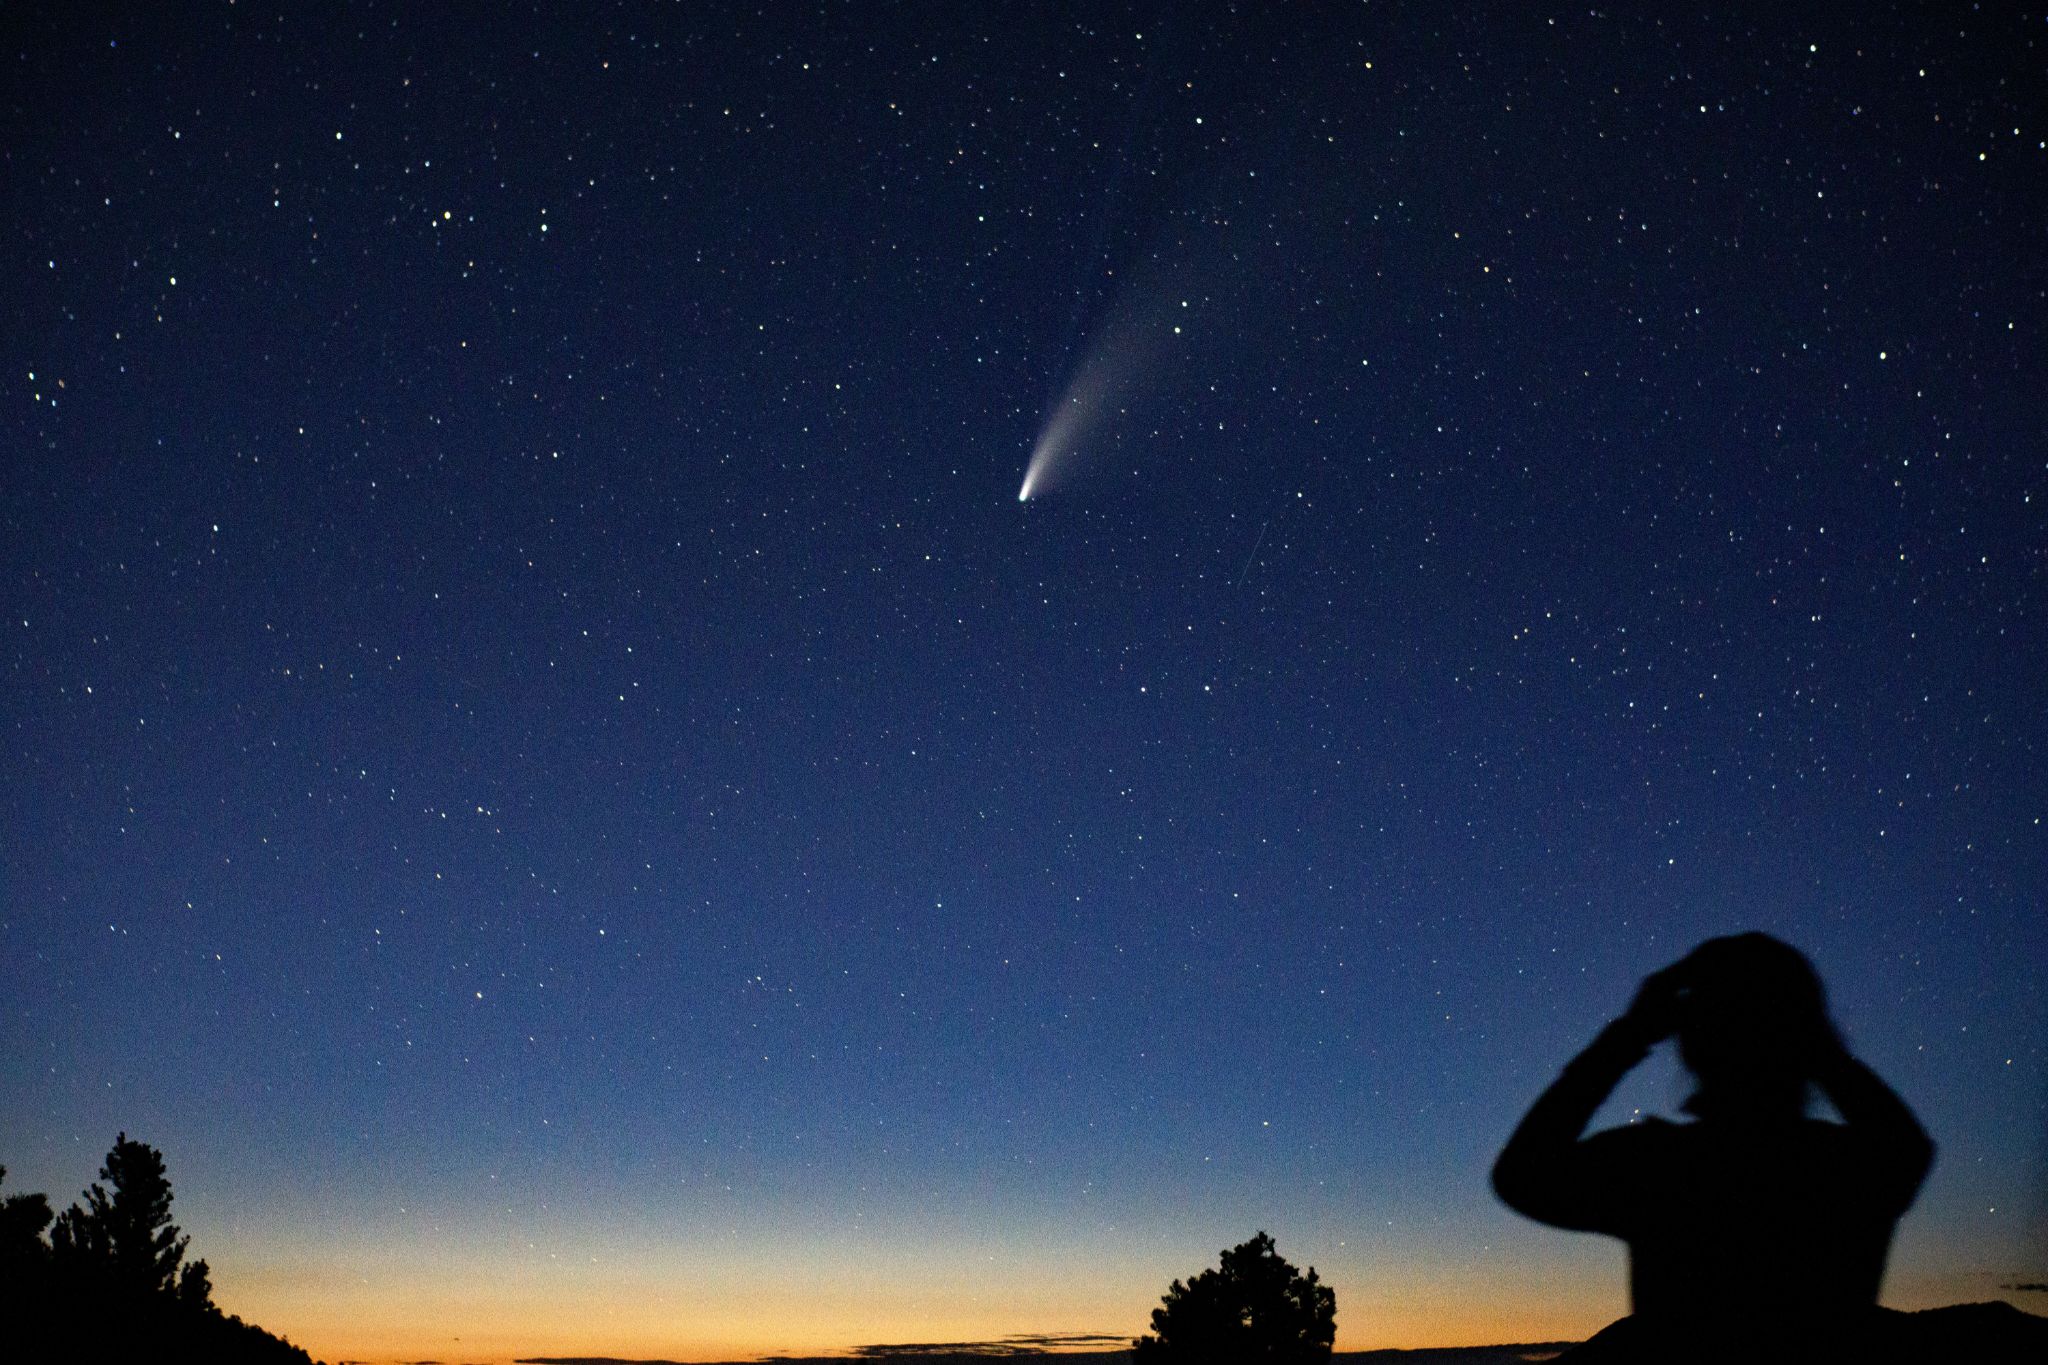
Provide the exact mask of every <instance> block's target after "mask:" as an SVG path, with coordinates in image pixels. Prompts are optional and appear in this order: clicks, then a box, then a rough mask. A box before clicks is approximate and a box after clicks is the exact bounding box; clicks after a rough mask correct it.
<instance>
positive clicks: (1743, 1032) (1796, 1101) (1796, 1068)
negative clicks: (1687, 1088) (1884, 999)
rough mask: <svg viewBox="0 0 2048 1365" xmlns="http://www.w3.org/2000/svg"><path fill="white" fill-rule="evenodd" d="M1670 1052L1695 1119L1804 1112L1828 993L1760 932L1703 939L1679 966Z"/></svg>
mask: <svg viewBox="0 0 2048 1365" xmlns="http://www.w3.org/2000/svg"><path fill="white" fill-rule="evenodd" d="M1680 967H1681V968H1682V971H1683V986H1682V988H1681V990H1682V994H1681V995H1680V998H1679V1003H1678V1021H1677V1023H1678V1055H1679V1057H1680V1058H1681V1059H1682V1060H1683V1061H1684V1062H1685V1065H1686V1068H1687V1069H1688V1070H1690V1071H1691V1072H1692V1074H1693V1076H1694V1078H1695V1079H1697V1080H1698V1082H1699V1088H1698V1089H1697V1090H1695V1091H1694V1092H1693V1095H1692V1098H1691V1099H1689V1100H1687V1101H1686V1103H1685V1107H1686V1109H1687V1110H1689V1111H1690V1112H1692V1113H1694V1114H1698V1115H1700V1116H1702V1117H1714V1116H1723V1115H1733V1114H1738V1113H1739V1114H1743V1115H1747V1116H1773V1117H1793V1116H1797V1115H1799V1114H1802V1113H1804V1112H1805V1109H1806V1097H1807V1082H1808V1080H1809V1079H1810V1067H1811V1062H1812V1058H1813V1056H1814V1047H1815V1044H1816V1042H1818V1041H1819V1040H1820V1039H1821V1038H1823V1037H1825V1036H1826V1034H1827V1033H1828V1031H1829V1030H1830V1029H1831V1028H1832V1025H1830V1024H1829V1022H1828V1007H1827V992H1826V991H1825V990H1824V989H1823V988H1822V986H1821V983H1820V976H1819V975H1818V974H1817V973H1816V972H1815V971H1814V970H1813V964H1812V963H1811V962H1808V961H1807V960H1806V955H1805V954H1803V953H1801V952H1800V951H1799V950H1798V949H1797V948H1794V947H1792V946H1791V945H1790V944H1788V943H1781V942H1779V941H1778V940H1777V939H1774V938H1772V937H1771V936H1770V935H1768V934H1759V933H1748V934H1736V935H1733V936H1732V937H1729V938H1716V939H1709V940H1707V941H1706V942H1705V943H1702V944H1701V945H1700V946H1699V947H1697V948H1695V949H1693V951H1692V952H1691V953H1690V954H1688V955H1687V956H1686V958H1685V960H1684V962H1682V963H1681V964H1680Z"/></svg>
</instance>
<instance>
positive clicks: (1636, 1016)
mask: <svg viewBox="0 0 2048 1365" xmlns="http://www.w3.org/2000/svg"><path fill="white" fill-rule="evenodd" d="M1685 991H1686V972H1685V963H1684V962H1682V961H1681V962H1675V963H1673V964H1672V965H1671V966H1669V967H1666V968H1665V969H1664V970H1663V971H1661V972H1652V973H1650V975H1649V976H1647V977H1645V978H1644V979H1643V984H1642V985H1641V986H1640V987H1638V988H1637V990H1636V998H1635V999H1634V1000H1633V1001H1631V1002H1630V1004H1629V1007H1628V1012H1627V1013H1626V1014H1624V1015H1622V1016H1621V1019H1620V1020H1619V1023H1620V1024H1621V1025H1622V1027H1623V1028H1624V1029H1625V1030H1626V1031H1627V1033H1628V1036H1629V1037H1630V1038H1631V1039H1632V1040H1633V1041H1635V1042H1636V1043H1637V1044H1638V1045H1640V1046H1641V1047H1643V1048H1646V1049H1647V1048H1651V1047H1655V1046H1656V1045H1657V1044H1658V1043H1661V1042H1663V1041H1664V1040H1665V1039H1666V1038H1669V1037H1670V1036H1671V1035H1672V1034H1674V1033H1676V1032H1677V1031H1678V1010H1679V1000H1680V998H1681V997H1682V996H1683V995H1684V993H1685Z"/></svg>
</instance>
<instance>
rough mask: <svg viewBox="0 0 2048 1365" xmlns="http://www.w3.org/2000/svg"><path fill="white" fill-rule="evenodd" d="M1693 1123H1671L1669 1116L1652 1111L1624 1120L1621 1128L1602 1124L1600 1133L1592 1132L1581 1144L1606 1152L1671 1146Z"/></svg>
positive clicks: (1634, 1150)
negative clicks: (1606, 1126)
mask: <svg viewBox="0 0 2048 1365" xmlns="http://www.w3.org/2000/svg"><path fill="white" fill-rule="evenodd" d="M1692 1126H1693V1125H1691V1124H1689V1123H1672V1122H1670V1121H1669V1120H1668V1119H1661V1118H1657V1117H1656V1116H1654V1115H1652V1116H1651V1117H1649V1118H1644V1119H1638V1120H1637V1121H1635V1122H1633V1123H1624V1124H1622V1125H1621V1126H1620V1127H1619V1128H1603V1129H1601V1130H1600V1131H1599V1132H1597V1133H1592V1134H1589V1135H1588V1136H1587V1137H1586V1138H1584V1139H1583V1140H1582V1141H1581V1143H1580V1146H1582V1147H1591V1148H1593V1149H1594V1150H1596V1151H1603V1152H1617V1153H1619V1152H1639V1151H1649V1150H1652V1149H1657V1148H1663V1147H1668V1146H1669V1145H1671V1144H1672V1143H1674V1142H1683V1141H1684V1140H1685V1136H1684V1135H1685V1133H1686V1132H1687V1131H1688V1130H1689V1129H1690V1128H1691V1127H1692Z"/></svg>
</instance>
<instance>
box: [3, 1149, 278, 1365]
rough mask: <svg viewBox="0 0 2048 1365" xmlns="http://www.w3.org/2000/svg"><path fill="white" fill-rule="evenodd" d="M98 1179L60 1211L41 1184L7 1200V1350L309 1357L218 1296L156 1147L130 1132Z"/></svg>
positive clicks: (53, 1356) (274, 1361)
mask: <svg viewBox="0 0 2048 1365" xmlns="http://www.w3.org/2000/svg"><path fill="white" fill-rule="evenodd" d="M6 1173H7V1168H6V1167H4V1166H0V1178H4V1177H5V1176H6ZM100 1179H101V1180H102V1181H105V1182H107V1183H106V1184H104V1185H102V1184H98V1183H95V1184H94V1185H92V1186H91V1187H89V1188H88V1189H87V1190H86V1191H85V1202H84V1204H82V1205H81V1204H73V1205H72V1206H71V1207H70V1208H68V1209H66V1210H65V1211H64V1212H63V1213H61V1214H58V1215H56V1216H55V1217H54V1218H53V1217H52V1215H51V1211H50V1202H49V1200H48V1199H47V1198H46V1197H45V1196H43V1195H40V1194H17V1195H11V1196H8V1197H7V1198H6V1199H5V1200H4V1201H0V1302H4V1303H5V1304H6V1305H7V1311H6V1312H5V1314H4V1315H0V1359H6V1360H20V1361H67V1362H72V1361H75V1362H84V1363H86V1365H98V1363H99V1362H107V1365H113V1362H122V1365H127V1362H133V1361H142V1360H204V1361H208V1362H213V1363H214V1365H312V1357H310V1356H308V1355H307V1354H306V1353H305V1352H304V1351H302V1350H300V1349H299V1348H298V1347H296V1346H294V1345H292V1344H291V1343H290V1342H288V1341H285V1340H284V1339H283V1338H281V1337H276V1336H273V1335H271V1334H270V1333H269V1332H266V1331H264V1330H263V1329H262V1328H260V1327H257V1326H255V1325H254V1324H252V1323H247V1322H244V1321H242V1320H241V1319H240V1318H238V1317H234V1316H232V1315H230V1314H226V1313H223V1312H221V1311H220V1309H219V1308H217V1307H215V1306H214V1303H213V1283H212V1278H211V1276H210V1274H209V1272H208V1269H207V1264H206V1262H205V1261H203V1260H194V1261H186V1260H185V1248H186V1246H187V1245H188V1244H189V1239H188V1238H186V1237H183V1236H181V1235H180V1234H179V1232H178V1228H177V1225H176V1224H174V1223H173V1222H171V1182H170V1180H169V1178H168V1177H167V1176H166V1175H165V1174H164V1159H163V1154H162V1153H161V1152H159V1151H157V1150H156V1149H155V1148H154V1147H151V1146H148V1145H146V1144H144V1143H140V1142H131V1141H130V1140H129V1138H128V1135H127V1134H126V1133H123V1134H121V1135H120V1136H119V1137H118V1138H116V1139H115V1141H114V1146H113V1150H111V1151H110V1152H108V1153H107V1163H106V1165H104V1166H102V1167H101V1168H100ZM45 1228H48V1229H49V1230H50V1235H49V1238H48V1240H47V1241H46V1240H45V1239H44V1235H43V1233H44V1229H45Z"/></svg>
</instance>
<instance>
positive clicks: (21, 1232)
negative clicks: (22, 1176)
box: [0, 1166, 50, 1298]
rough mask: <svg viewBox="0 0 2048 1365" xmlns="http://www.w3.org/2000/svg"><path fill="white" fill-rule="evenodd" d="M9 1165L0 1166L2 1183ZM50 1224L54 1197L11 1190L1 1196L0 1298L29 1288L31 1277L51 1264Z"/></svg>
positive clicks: (37, 1275)
mask: <svg viewBox="0 0 2048 1365" xmlns="http://www.w3.org/2000/svg"><path fill="white" fill-rule="evenodd" d="M6 1180H7V1168H6V1167H5V1166H0V1184H4V1183H5V1182H6ZM48 1226H50V1201H49V1198H48V1197H47V1196H45V1195H40V1194H10V1195H8V1196H7V1197H6V1198H5V1199H0V1298H11V1297H13V1295H14V1294H15V1293H16V1292H17V1291H21V1292H27V1291H28V1289H29V1283H30V1281H31V1280H33V1279H35V1278H36V1277H39V1276H40V1275H41V1274H42V1273H43V1272H44V1271H46V1270H47V1269H48V1268H49V1262H50V1248H49V1244H48V1243H46V1242H44V1241H43V1229H44V1228H46V1227H48Z"/></svg>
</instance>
